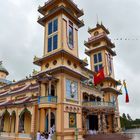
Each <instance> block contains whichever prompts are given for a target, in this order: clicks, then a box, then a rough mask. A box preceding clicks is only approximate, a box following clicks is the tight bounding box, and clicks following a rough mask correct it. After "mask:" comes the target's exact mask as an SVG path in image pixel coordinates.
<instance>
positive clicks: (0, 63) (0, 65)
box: [0, 61, 9, 75]
mask: <svg viewBox="0 0 140 140" xmlns="http://www.w3.org/2000/svg"><path fill="white" fill-rule="evenodd" d="M0 72H4V73H5V74H6V75H8V74H9V72H8V71H7V70H6V69H5V68H4V67H3V65H2V61H0Z"/></svg>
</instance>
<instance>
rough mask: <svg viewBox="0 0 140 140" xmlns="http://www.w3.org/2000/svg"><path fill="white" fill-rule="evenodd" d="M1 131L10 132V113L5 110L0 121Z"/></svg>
mask: <svg viewBox="0 0 140 140" xmlns="http://www.w3.org/2000/svg"><path fill="white" fill-rule="evenodd" d="M1 128H2V132H10V113H9V112H8V111H7V110H6V111H5V113H4V114H3V116H2V121H1Z"/></svg>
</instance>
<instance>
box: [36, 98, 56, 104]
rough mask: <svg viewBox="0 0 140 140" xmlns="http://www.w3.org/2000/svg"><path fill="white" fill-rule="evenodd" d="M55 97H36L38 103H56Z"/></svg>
mask: <svg viewBox="0 0 140 140" xmlns="http://www.w3.org/2000/svg"><path fill="white" fill-rule="evenodd" d="M56 102H57V97H56V96H42V97H38V104H48V103H56Z"/></svg>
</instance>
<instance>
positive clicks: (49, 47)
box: [48, 37, 52, 52]
mask: <svg viewBox="0 0 140 140" xmlns="http://www.w3.org/2000/svg"><path fill="white" fill-rule="evenodd" d="M51 51H52V37H51V38H49V39H48V52H51Z"/></svg>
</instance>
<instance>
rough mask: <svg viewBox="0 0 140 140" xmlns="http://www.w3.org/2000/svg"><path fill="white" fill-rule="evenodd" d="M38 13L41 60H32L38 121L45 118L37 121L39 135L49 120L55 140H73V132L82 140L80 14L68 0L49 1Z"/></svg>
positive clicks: (82, 71) (83, 64)
mask: <svg viewBox="0 0 140 140" xmlns="http://www.w3.org/2000/svg"><path fill="white" fill-rule="evenodd" d="M38 11H39V13H41V14H42V16H41V17H39V19H38V23H39V24H41V25H42V26H43V27H44V52H43V56H42V57H41V58H38V57H35V58H34V64H36V65H38V66H40V67H41V71H40V72H39V74H38V76H37V77H38V81H39V84H40V97H39V108H40V118H47V117H46V114H48V120H45V119H40V124H42V125H40V127H39V131H40V132H44V131H50V128H51V127H52V123H51V118H52V117H53V118H54V119H55V121H54V120H53V121H54V123H55V127H56V135H57V139H58V140H64V139H74V138H75V136H74V135H73V134H74V132H75V129H76V128H78V129H79V130H80V131H79V133H80V134H79V136H78V139H81V140H82V122H81V121H82V107H81V93H80V88H81V80H86V79H88V75H87V74H86V73H85V72H84V70H83V67H85V66H86V65H87V63H86V62H85V61H83V60H80V59H79V56H78V30H79V28H81V27H82V26H84V23H83V21H81V20H80V19H79V18H80V17H81V16H82V15H83V14H84V13H83V11H82V10H80V9H79V8H78V6H77V5H76V4H75V3H74V2H73V1H72V0H49V1H48V2H46V3H45V4H44V6H42V7H41V6H39V9H38ZM85 69H86V68H85ZM86 70H87V69H86ZM43 99H44V100H43ZM47 99H48V100H47ZM44 101H45V102H44ZM51 114H54V116H55V117H54V116H53V115H52V116H51ZM64 118H65V119H64Z"/></svg>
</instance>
